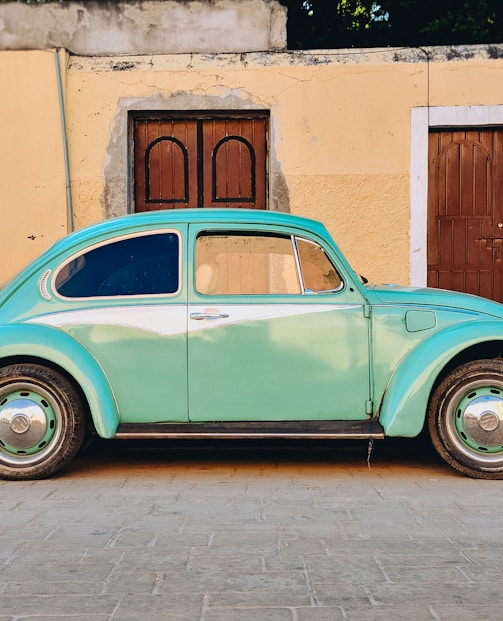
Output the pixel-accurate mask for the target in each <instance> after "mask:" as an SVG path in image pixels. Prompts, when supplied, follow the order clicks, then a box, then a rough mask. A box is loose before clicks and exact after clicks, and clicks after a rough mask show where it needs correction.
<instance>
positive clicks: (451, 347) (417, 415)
mask: <svg viewBox="0 0 503 621" xmlns="http://www.w3.org/2000/svg"><path fill="white" fill-rule="evenodd" d="M489 341H503V322H501V321H492V320H487V321H486V320H482V321H480V320H476V321H468V322H466V323H462V324H457V325H455V326H449V327H447V328H444V329H443V330H441V331H440V332H436V333H435V334H433V335H432V336H431V337H430V338H428V339H426V340H425V341H423V342H422V343H421V344H420V345H418V346H417V347H416V348H415V349H413V350H412V351H411V352H410V353H409V354H408V355H407V356H406V357H405V358H404V359H403V360H402V361H401V362H400V364H399V365H398V367H397V368H396V369H395V372H394V373H393V375H392V377H391V379H390V381H389V383H388V386H387V388H386V390H385V393H384V396H383V400H382V403H381V407H380V409H379V422H380V423H381V425H382V426H383V427H384V432H385V434H386V435H388V436H402V437H414V436H417V435H418V434H419V433H420V432H421V430H422V428H423V425H424V421H425V417H426V410H427V407H428V401H429V398H430V394H431V391H432V389H433V386H434V384H435V380H436V379H437V377H438V376H439V374H440V373H441V372H442V369H444V368H445V366H446V365H447V364H448V363H449V361H450V360H452V359H453V358H454V357H455V356H456V355H457V354H458V353H460V352H462V351H463V350H465V349H468V348H469V347H471V346H472V345H477V344H480V343H484V342H489Z"/></svg>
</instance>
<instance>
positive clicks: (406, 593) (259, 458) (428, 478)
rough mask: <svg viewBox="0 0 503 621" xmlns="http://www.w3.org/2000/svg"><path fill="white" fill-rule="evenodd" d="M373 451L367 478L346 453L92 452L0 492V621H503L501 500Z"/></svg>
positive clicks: (445, 471) (135, 447) (473, 483)
mask: <svg viewBox="0 0 503 621" xmlns="http://www.w3.org/2000/svg"><path fill="white" fill-rule="evenodd" d="M376 444H377V446H376V448H375V449H374V454H373V456H372V462H371V468H370V469H369V467H368V465H367V462H366V450H365V447H364V446H362V445H360V444H358V445H357V444H353V445H347V444H342V445H341V447H342V448H341V449H340V450H334V448H333V447H334V445H330V447H328V445H327V444H321V445H319V446H320V448H316V449H313V446H312V445H309V444H307V443H306V444H296V445H294V446H291V447H290V448H289V447H287V446H286V445H284V444H280V443H278V444H269V445H264V444H257V445H255V446H245V447H243V446H241V445H239V443H235V444H231V443H227V444H226V443H220V444H215V445H198V444H197V443H196V444H195V445H194V444H190V443H185V444H183V443H166V444H165V445H162V446H160V445H159V444H155V445H153V446H152V448H151V449H150V450H149V449H148V448H144V447H145V445H143V444H139V443H138V444H135V443H129V444H128V443H126V442H123V443H114V442H109V443H98V444H97V445H96V446H95V447H94V448H93V449H91V450H90V451H89V452H88V453H87V454H86V455H83V456H82V457H80V458H79V459H78V460H77V461H76V462H75V463H74V464H73V465H72V466H71V467H70V468H69V469H68V470H67V471H66V472H65V473H63V474H61V475H59V476H57V477H55V478H53V479H48V480H45V481H33V482H7V481H3V482H0V621H21V620H22V621H27V620H28V621H60V620H63V619H64V620H65V621H69V620H70V621H138V620H139V619H148V621H160V620H163V621H165V620H169V621H185V620H187V621H252V620H253V621H367V620H368V621H381V620H383V621H384V620H385V621H394V620H396V621H426V620H428V621H429V620H433V621H468V619H469V620H470V621H473V620H476V621H496V620H498V621H499V619H500V618H501V602H502V597H501V593H502V592H503V573H502V572H501V571H500V568H501V556H502V553H503V520H501V515H502V514H503V493H502V490H503V482H498V481H477V480H472V479H468V478H465V477H462V476H460V475H458V474H457V473H455V472H454V471H452V470H450V469H449V468H447V467H446V466H444V465H443V464H441V463H440V461H438V460H437V459H436V458H435V457H434V456H433V454H432V453H431V451H429V450H427V449H426V450H425V447H424V445H422V444H421V443H420V442H419V441H415V442H412V441H403V444H402V443H400V442H398V441H397V442H391V443H389V442H388V441H385V442H382V443H376ZM315 446H316V445H315ZM338 446H339V445H337V444H336V445H335V447H338Z"/></svg>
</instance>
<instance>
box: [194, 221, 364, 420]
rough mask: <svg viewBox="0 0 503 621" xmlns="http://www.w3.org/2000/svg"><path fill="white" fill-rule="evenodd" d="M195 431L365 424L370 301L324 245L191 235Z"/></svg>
mask: <svg viewBox="0 0 503 621" xmlns="http://www.w3.org/2000/svg"><path fill="white" fill-rule="evenodd" d="M188 252H189V263H188V280H189V289H188V296H189V299H188V388H189V418H190V420H191V421H259V420H260V421H280V420H303V419H306V420H307V419H310V420H331V419H332V420H336V419H339V420H346V419H347V420H359V419H365V418H366V417H367V416H368V414H367V413H366V412H367V411H368V402H369V399H370V394H369V392H370V388H369V385H370V382H369V319H368V318H366V317H365V314H366V313H364V308H365V300H364V299H363V296H362V295H361V293H360V291H359V290H358V288H356V287H354V286H352V284H351V283H350V282H349V277H348V276H346V275H345V274H344V272H343V271H342V270H341V269H340V268H339V267H338V266H337V265H336V262H335V257H334V256H331V255H330V249H329V248H327V247H325V246H324V243H323V241H322V240H318V239H314V238H312V237H309V236H308V235H306V234H304V233H303V232H302V231H299V232H293V233H292V232H291V231H287V230H284V229H282V228H281V227H278V228H276V229H275V230H274V231H271V228H270V227H265V226H263V227H260V226H252V227H248V228H243V226H242V225H241V226H236V225H235V226H222V225H214V226H208V225H206V226H203V225H198V224H193V225H190V227H189V249H188Z"/></svg>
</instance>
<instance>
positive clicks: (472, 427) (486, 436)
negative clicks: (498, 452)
mask: <svg viewBox="0 0 503 621" xmlns="http://www.w3.org/2000/svg"><path fill="white" fill-rule="evenodd" d="M469 396H470V395H469ZM469 396H468V398H469ZM460 406H462V404H460ZM462 427H463V428H464V430H465V432H466V434H467V435H468V436H469V437H470V438H471V439H472V440H473V441H474V442H476V443H477V444H482V445H484V446H499V445H501V444H502V443H503V400H502V398H501V396H497V395H482V396H480V397H475V398H474V399H473V400H472V401H470V403H469V404H468V405H467V407H466V409H464V411H463V410H462Z"/></svg>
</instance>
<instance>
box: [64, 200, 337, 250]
mask: <svg viewBox="0 0 503 621" xmlns="http://www.w3.org/2000/svg"><path fill="white" fill-rule="evenodd" d="M186 223H187V224H204V223H208V224H209V223H213V224H225V223H228V224H238V225H239V224H243V225H250V224H265V225H272V226H281V225H283V226H289V227H297V228H301V229H308V230H310V231H313V232H316V233H318V234H321V235H326V228H325V226H324V225H323V224H322V223H321V222H318V221H317V220H312V219H310V218H305V217H302V216H297V215H293V214H289V213H284V212H279V211H265V210H262V209H214V208H204V209H164V210H156V211H149V212H142V213H135V214H129V215H126V216H120V217H118V218H111V219H109V220H104V221H102V222H98V223H97V224H93V225H91V226H89V227H86V228H84V229H81V230H79V231H76V232H74V233H71V234H70V235H67V236H66V237H63V238H61V239H60V240H59V241H57V242H56V243H55V244H54V246H53V249H56V248H57V250H58V252H60V251H62V250H63V249H67V248H69V247H73V246H75V247H77V246H79V245H80V244H82V243H85V242H88V241H92V240H93V239H96V241H98V240H100V239H106V238H108V237H111V236H113V235H120V234H122V233H124V234H127V233H131V232H133V231H134V230H147V229H149V228H158V227H159V228H161V227H169V226H170V225H174V224H186Z"/></svg>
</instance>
